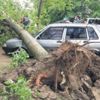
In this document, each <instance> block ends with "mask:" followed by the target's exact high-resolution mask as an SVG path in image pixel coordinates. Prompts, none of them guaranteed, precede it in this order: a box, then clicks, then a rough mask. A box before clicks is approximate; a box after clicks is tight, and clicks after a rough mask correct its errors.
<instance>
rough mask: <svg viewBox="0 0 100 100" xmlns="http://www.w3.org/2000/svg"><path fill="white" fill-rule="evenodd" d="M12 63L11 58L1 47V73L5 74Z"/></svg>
mask: <svg viewBox="0 0 100 100" xmlns="http://www.w3.org/2000/svg"><path fill="white" fill-rule="evenodd" d="M10 62H11V58H10V57H9V56H7V55H6V54H5V53H4V51H3V49H2V47H0V73H2V72H5V71H7V70H8V69H9V67H8V66H9V64H10Z"/></svg>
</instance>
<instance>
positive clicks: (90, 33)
mask: <svg viewBox="0 0 100 100" xmlns="http://www.w3.org/2000/svg"><path fill="white" fill-rule="evenodd" d="M35 39H36V40H37V42H39V43H40V44H41V45H42V46H43V47H44V48H45V49H47V50H53V49H55V48H58V47H59V46H60V45H61V44H62V43H64V42H65V41H66V40H68V41H70V42H73V43H78V44H79V45H83V44H86V45H85V47H87V48H89V49H91V50H94V51H97V52H100V26H99V25H94V24H80V23H54V24H50V25H48V26H46V27H45V28H44V29H43V30H42V31H41V32H39V34H38V35H37V36H36V37H35ZM19 47H22V48H24V49H25V50H27V48H26V46H25V45H24V43H23V42H22V40H20V39H10V40H8V41H6V43H5V44H4V45H3V49H4V51H5V52H6V53H9V52H12V51H14V50H16V49H18V48H19ZM27 51H28V50H27Z"/></svg>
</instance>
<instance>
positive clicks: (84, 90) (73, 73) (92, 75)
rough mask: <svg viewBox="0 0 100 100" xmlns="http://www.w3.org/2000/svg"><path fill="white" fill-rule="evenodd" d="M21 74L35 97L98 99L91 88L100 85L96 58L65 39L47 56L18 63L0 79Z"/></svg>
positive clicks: (98, 65) (48, 98) (73, 99)
mask: <svg viewBox="0 0 100 100" xmlns="http://www.w3.org/2000/svg"><path fill="white" fill-rule="evenodd" d="M21 74H22V75H24V76H25V77H26V78H27V80H28V81H29V84H28V85H29V87H30V88H31V89H32V91H33V93H32V94H33V98H34V99H36V100H37V99H38V100H41V99H44V100H57V99H58V98H59V99H60V100H98V99H97V97H96V95H97V94H95V92H94V89H92V88H93V87H95V88H100V58H99V57H98V56H96V55H95V54H94V53H92V52H90V51H89V50H87V49H85V48H83V47H82V46H79V45H77V44H72V43H69V42H65V43H64V44H62V45H61V46H60V48H58V49H57V50H56V51H53V52H52V53H51V56H50V57H48V58H45V59H44V60H42V61H36V60H34V61H32V62H29V63H27V64H25V65H22V66H21V67H20V69H19V68H17V69H15V70H13V71H12V72H11V73H10V74H8V73H6V74H4V76H2V77H1V78H0V80H1V82H2V83H3V82H4V81H5V80H6V79H12V80H14V81H15V80H16V79H17V77H18V76H19V75H21ZM12 76H13V77H12ZM36 91H38V92H39V93H40V94H41V95H39V96H36V95H34V94H35V92H36Z"/></svg>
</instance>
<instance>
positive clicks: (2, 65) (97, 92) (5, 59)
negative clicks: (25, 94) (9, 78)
mask: <svg viewBox="0 0 100 100" xmlns="http://www.w3.org/2000/svg"><path fill="white" fill-rule="evenodd" d="M29 61H32V62H31V64H29V65H28V66H27V67H25V69H26V68H28V67H29V70H30V66H33V64H32V63H33V60H32V59H30V60H29ZM10 62H11V57H9V56H7V55H5V53H4V51H3V50H2V48H1V47H0V74H2V73H4V72H7V71H8V70H9V65H10ZM32 68H33V67H32ZM25 69H24V70H25ZM29 70H28V71H29ZM12 75H14V74H12ZM35 89H36V88H35ZM41 89H42V90H41ZM46 89H48V90H46ZM39 90H41V91H43V92H41V95H42V96H41V97H40V98H45V97H46V95H47V97H48V95H50V97H49V98H51V97H52V98H56V99H57V97H56V96H58V97H59V94H58V95H57V94H55V93H54V92H53V91H51V90H49V88H48V87H47V86H43V87H42V88H40V89H39ZM45 91H46V93H45ZM33 92H34V91H33ZM92 92H93V94H94V96H95V98H96V100H100V89H99V88H97V87H92ZM33 97H34V96H33ZM59 98H60V97H59ZM56 99H55V100H56ZM39 100H41V99H39ZM59 100H61V99H59ZM63 100H65V99H63Z"/></svg>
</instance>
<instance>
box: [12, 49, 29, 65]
mask: <svg viewBox="0 0 100 100" xmlns="http://www.w3.org/2000/svg"><path fill="white" fill-rule="evenodd" d="M12 56H13V57H12V61H11V66H12V67H18V66H20V65H21V64H24V63H26V62H27V58H28V57H29V55H28V54H27V52H26V51H25V50H24V49H22V48H19V49H18V50H17V51H15V52H13V53H12Z"/></svg>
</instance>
